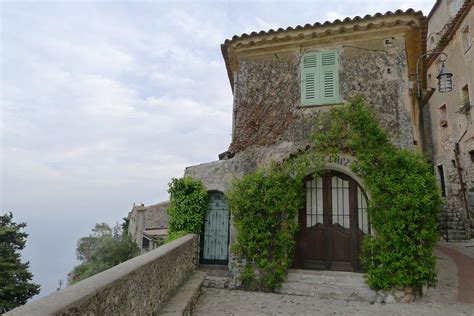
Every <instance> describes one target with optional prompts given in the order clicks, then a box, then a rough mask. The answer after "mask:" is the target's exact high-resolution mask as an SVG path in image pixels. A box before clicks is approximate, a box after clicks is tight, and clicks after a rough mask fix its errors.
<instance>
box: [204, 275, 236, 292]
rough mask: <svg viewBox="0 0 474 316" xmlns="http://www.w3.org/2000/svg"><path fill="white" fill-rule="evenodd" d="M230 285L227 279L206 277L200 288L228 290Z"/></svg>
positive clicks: (212, 276)
mask: <svg viewBox="0 0 474 316" xmlns="http://www.w3.org/2000/svg"><path fill="white" fill-rule="evenodd" d="M229 284H230V278H229V277H222V276H214V275H206V277H205V278H204V283H203V285H202V286H204V287H210V288H216V289H228V288H229Z"/></svg>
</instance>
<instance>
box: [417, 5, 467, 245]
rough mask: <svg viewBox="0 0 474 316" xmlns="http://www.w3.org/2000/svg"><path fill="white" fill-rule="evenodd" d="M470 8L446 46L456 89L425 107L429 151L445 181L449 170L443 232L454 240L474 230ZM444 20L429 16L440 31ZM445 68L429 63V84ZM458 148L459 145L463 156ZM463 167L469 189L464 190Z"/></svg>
mask: <svg viewBox="0 0 474 316" xmlns="http://www.w3.org/2000/svg"><path fill="white" fill-rule="evenodd" d="M445 2H446V1H443V3H442V5H441V6H440V8H439V10H441V11H440V12H444V11H443V10H445V8H443V5H445ZM467 9H468V10H469V11H468V13H467V15H466V16H465V18H464V19H463V20H462V21H458V22H457V24H459V25H460V27H459V28H458V29H457V31H456V32H455V34H454V35H453V37H452V38H451V39H450V40H449V41H448V42H447V43H446V46H445V47H444V48H443V52H444V53H446V54H447V55H448V59H447V60H446V62H445V67H446V69H448V70H449V72H451V73H453V78H452V80H453V90H452V91H451V92H447V93H441V92H439V91H437V90H436V91H435V92H434V93H433V95H432V96H431V97H430V99H429V100H428V103H427V104H425V105H424V106H423V108H422V111H423V120H424V124H423V125H424V126H425V134H426V136H425V138H426V139H427V142H426V146H425V148H426V153H427V156H428V157H429V158H430V159H431V160H432V162H433V165H434V169H435V173H436V174H437V176H438V179H440V183H441V175H440V172H439V171H440V169H441V168H442V169H443V173H444V180H445V191H446V196H445V206H446V207H445V212H444V213H443V214H442V215H441V224H442V225H441V226H442V230H441V232H442V233H443V234H444V235H445V237H447V239H448V240H451V241H454V240H467V239H469V238H470V237H471V233H473V234H474V229H472V228H471V226H472V227H474V159H473V158H471V155H473V154H474V114H473V110H472V109H473V107H474V75H473V74H474V52H473V51H474V50H473V49H472V47H471V49H469V50H467V51H464V46H463V39H462V29H463V27H465V26H466V25H469V28H470V29H471V30H472V29H474V8H473V7H470V8H469V7H468V8H467ZM467 9H466V10H467ZM438 18H439V17H437V15H436V14H435V15H433V18H431V19H430V20H429V27H430V28H434V29H433V30H434V31H436V30H438V31H439V29H440V28H441V27H442V26H443V25H442V24H439V23H438V21H437V19H438ZM457 24H456V25H457ZM436 28H438V29H436ZM471 34H472V33H471ZM440 67H441V63H440V62H439V60H438V61H434V62H433V63H431V64H429V65H428V69H427V84H428V87H429V88H434V87H437V84H438V82H437V81H438V80H437V75H438V72H439V70H440ZM463 88H465V89H466V90H463ZM466 98H467V99H469V101H470V106H471V107H470V108H469V109H470V110H469V111H467V112H466V113H462V112H461V111H460V106H461V104H464V101H466ZM456 147H457V148H458V149H459V153H458V154H457V155H456V154H455V150H456ZM456 156H457V157H456ZM456 160H457V161H456ZM458 170H459V171H460V173H461V175H462V181H463V183H464V188H465V191H466V192H463V189H462V186H461V179H460V177H459V173H458ZM464 195H466V200H467V208H466V205H465V201H464V198H465V197H464ZM469 218H470V219H471V221H472V222H470V220H469Z"/></svg>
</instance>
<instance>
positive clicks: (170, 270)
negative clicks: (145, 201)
mask: <svg viewBox="0 0 474 316" xmlns="http://www.w3.org/2000/svg"><path fill="white" fill-rule="evenodd" d="M197 260H198V236H197V235H191V234H190V235H186V236H184V237H181V238H179V239H177V240H175V241H173V242H171V243H169V244H166V245H163V246H161V247H159V248H157V249H155V250H153V251H150V252H148V253H145V254H143V255H141V256H138V257H135V258H133V259H130V260H128V261H126V262H124V263H121V264H119V265H117V266H115V267H113V268H111V269H108V270H106V271H103V272H101V273H99V274H96V275H94V276H92V277H90V278H87V279H85V280H83V281H81V282H78V283H77V284H74V285H72V286H70V287H67V288H65V289H63V290H60V291H58V292H55V293H53V294H50V295H48V296H46V297H43V298H41V299H38V300H36V301H33V302H31V303H28V304H26V305H23V306H21V307H18V308H16V309H14V310H12V311H10V312H8V313H7V314H6V315H151V314H153V313H155V312H157V311H158V310H159V309H160V308H162V307H163V305H164V304H165V303H166V302H167V301H168V300H169V299H170V298H171V296H172V295H173V294H174V291H175V289H176V288H177V287H178V286H180V285H181V284H182V283H183V281H185V280H186V278H187V277H188V276H189V274H190V273H191V272H192V271H193V270H194V269H195V267H196V264H197Z"/></svg>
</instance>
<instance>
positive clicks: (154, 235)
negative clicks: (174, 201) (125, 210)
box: [128, 201, 169, 252]
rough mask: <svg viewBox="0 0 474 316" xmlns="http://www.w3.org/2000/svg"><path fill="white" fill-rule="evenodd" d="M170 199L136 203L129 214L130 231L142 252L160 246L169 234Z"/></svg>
mask: <svg viewBox="0 0 474 316" xmlns="http://www.w3.org/2000/svg"><path fill="white" fill-rule="evenodd" d="M168 206H169V201H165V202H161V203H158V204H153V205H149V206H145V205H143V204H142V205H134V206H133V208H132V210H131V211H130V213H129V214H128V221H129V222H128V233H129V235H130V237H131V238H132V240H133V241H135V243H136V244H137V246H138V247H139V248H140V249H141V251H142V252H145V251H149V250H153V249H155V248H156V247H158V246H159V245H160V244H161V243H162V242H163V240H164V239H166V237H167V236H168V212H167V211H166V210H167V209H168Z"/></svg>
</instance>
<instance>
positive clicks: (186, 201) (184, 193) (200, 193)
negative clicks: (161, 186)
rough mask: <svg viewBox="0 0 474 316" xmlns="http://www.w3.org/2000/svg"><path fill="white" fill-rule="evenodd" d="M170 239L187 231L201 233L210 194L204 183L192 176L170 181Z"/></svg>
mask: <svg viewBox="0 0 474 316" xmlns="http://www.w3.org/2000/svg"><path fill="white" fill-rule="evenodd" d="M168 193H169V194H170V206H169V207H168V210H167V212H168V214H169V222H168V235H169V237H168V240H167V241H171V240H174V239H176V238H179V237H181V236H183V235H185V234H187V233H194V234H199V233H201V230H202V227H203V224H204V219H205V216H206V210H207V203H208V199H209V197H208V194H207V192H206V189H205V188H204V186H203V185H202V183H201V182H200V181H198V180H194V179H193V178H191V177H183V178H179V179H177V178H173V179H172V180H171V182H170V183H169V189H168Z"/></svg>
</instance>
